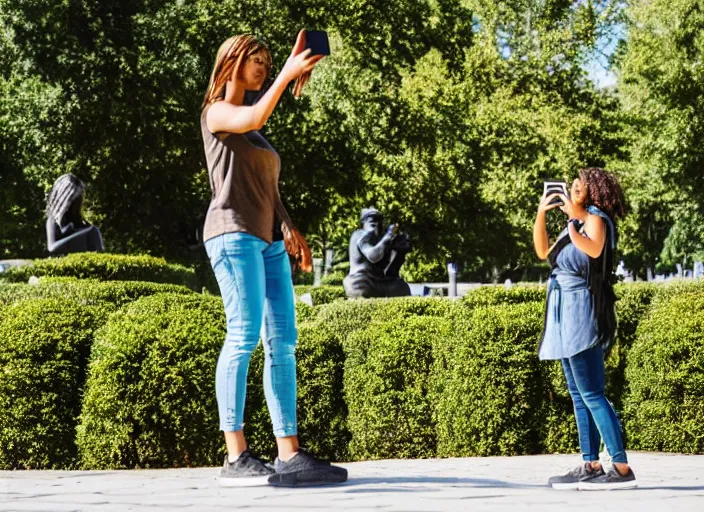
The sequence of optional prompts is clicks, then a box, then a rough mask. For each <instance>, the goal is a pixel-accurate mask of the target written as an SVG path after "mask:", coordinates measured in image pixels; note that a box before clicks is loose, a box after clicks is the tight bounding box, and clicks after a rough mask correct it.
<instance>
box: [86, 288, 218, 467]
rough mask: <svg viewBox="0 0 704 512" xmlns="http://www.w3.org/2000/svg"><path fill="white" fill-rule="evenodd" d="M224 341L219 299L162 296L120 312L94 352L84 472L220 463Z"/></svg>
mask: <svg viewBox="0 0 704 512" xmlns="http://www.w3.org/2000/svg"><path fill="white" fill-rule="evenodd" d="M224 337H225V318H224V311H223V306H222V301H221V300H220V298H219V297H211V296H201V295H193V296H190V295H176V294H158V295H153V296H151V297H143V298H141V299H139V300H137V301H135V302H133V303H132V304H129V305H128V306H126V307H124V308H123V309H122V310H120V311H119V312H117V313H115V314H114V315H113V316H112V317H111V318H110V320H109V322H108V323H107V324H106V325H105V327H104V328H103V329H101V330H100V331H99V333H98V334H97V335H96V340H95V344H94V347H93V351H92V353H91V363H90V369H89V376H88V381H87V384H86V392H85V397H84V401H83V410H82V413H81V418H80V424H79V426H78V437H77V444H78V449H79V455H80V462H81V465H82V467H84V468H89V469H104V468H135V467H142V468H146V467H178V466H199V465H213V464H219V462H220V461H219V458H218V455H219V454H221V453H223V450H224V443H223V441H222V436H221V434H220V433H219V431H218V426H219V422H218V415H217V406H216V401H215V392H214V384H213V382H214V375H215V366H216V362H217V359H218V354H219V352H220V348H221V346H222V342H223V340H224Z"/></svg>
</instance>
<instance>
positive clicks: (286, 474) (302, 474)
mask: <svg viewBox="0 0 704 512" xmlns="http://www.w3.org/2000/svg"><path fill="white" fill-rule="evenodd" d="M275 468H276V473H275V474H273V475H271V476H270V477H269V483H270V484H271V485H275V486H277V487H303V486H309V485H325V484H339V483H342V482H346V481H347V470H346V469H345V468H341V467H338V466H333V465H331V464H330V463H329V462H328V461H326V460H321V459H318V458H316V457H314V456H313V455H311V454H310V453H308V452H306V451H304V450H299V451H298V453H297V454H296V455H294V456H293V457H291V458H290V459H289V460H288V461H286V462H284V461H282V460H280V459H278V458H277V459H276V463H275Z"/></svg>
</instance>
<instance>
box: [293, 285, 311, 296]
mask: <svg viewBox="0 0 704 512" xmlns="http://www.w3.org/2000/svg"><path fill="white" fill-rule="evenodd" d="M312 288H313V287H312V286H310V285H307V284H297V285H294V286H293V294H294V295H295V296H296V297H300V296H301V295H305V294H306V293H309V292H310V291H311V289H312Z"/></svg>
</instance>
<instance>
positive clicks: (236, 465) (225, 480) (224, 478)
mask: <svg viewBox="0 0 704 512" xmlns="http://www.w3.org/2000/svg"><path fill="white" fill-rule="evenodd" d="M273 474H274V468H272V467H271V466H269V465H267V464H264V463H263V462H262V461H261V460H259V459H258V458H257V457H255V456H254V455H252V454H251V453H249V452H248V451H244V452H242V453H241V454H240V456H239V457H238V458H237V460H236V461H235V462H228V460H227V455H226V456H225V464H223V466H222V469H221V470H220V478H218V483H219V484H220V485H221V486H223V487H257V486H260V485H267V484H268V481H267V479H268V478H269V477H270V476H271V475H273Z"/></svg>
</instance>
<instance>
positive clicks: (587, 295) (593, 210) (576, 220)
mask: <svg viewBox="0 0 704 512" xmlns="http://www.w3.org/2000/svg"><path fill="white" fill-rule="evenodd" d="M570 196H571V197H567V196H565V195H562V194H551V195H548V196H543V198H542V200H541V202H540V206H539V208H538V215H537V217H536V220H535V227H534V230H533V242H534V245H535V250H536V253H537V254H538V256H539V257H540V258H541V259H547V260H548V261H549V262H550V266H551V269H552V271H551V274H550V279H549V281H548V292H547V303H546V309H545V328H544V331H543V337H542V340H541V343H540V348H539V357H540V359H557V360H560V361H561V363H562V368H563V370H564V373H565V379H566V380H567V387H568V390H569V393H570V396H571V397H572V401H573V403H574V413H575V418H576V421H577V430H578V432H579V445H580V449H581V452H582V459H583V464H582V465H580V466H579V467H577V468H575V469H573V470H572V471H570V472H569V473H567V474H566V475H561V476H557V477H552V478H551V479H550V481H549V483H550V485H552V487H553V488H556V489H584V490H588V489H618V488H633V487H635V486H636V485H637V484H636V481H635V476H634V475H633V471H632V470H631V469H630V467H629V465H628V459H627V457H626V452H625V450H624V446H623V438H622V435H621V425H620V424H619V421H618V418H617V417H616V413H615V412H614V409H613V407H612V406H611V403H610V402H609V401H608V400H607V399H606V396H605V394H604V388H605V382H604V351H605V349H606V348H607V347H608V346H609V345H610V344H611V343H612V341H613V338H614V334H615V315H614V302H615V297H614V295H613V288H612V286H611V281H610V278H611V277H612V264H613V255H614V250H615V240H616V227H615V223H614V221H615V219H616V217H621V216H623V214H624V210H625V207H624V198H623V192H622V191H621V187H620V185H619V183H618V180H617V179H616V177H615V176H614V175H612V174H611V173H608V172H606V171H604V170H603V169H599V168H589V169H582V170H581V171H580V173H579V178H577V179H575V180H574V182H573V183H572V189H571V192H570ZM555 199H558V200H559V202H557V203H554V202H553V201H554V200H555ZM557 207H559V208H560V209H561V210H562V211H563V212H564V213H565V214H567V216H568V219H569V220H568V223H567V227H566V228H565V229H564V230H563V231H562V233H560V235H559V236H558V239H557V241H556V242H555V244H554V245H553V246H552V247H550V246H549V242H548V234H547V229H546V224H545V215H546V213H545V212H547V211H548V210H551V209H554V208H557ZM602 439H603V440H604V444H605V445H606V449H607V450H608V452H609V455H610V456H611V458H612V461H613V466H612V467H611V468H610V469H609V471H608V472H605V471H604V469H603V468H602V465H601V463H600V462H599V447H600V443H601V440H602Z"/></svg>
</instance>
